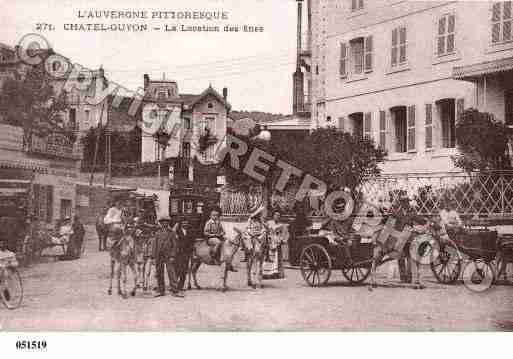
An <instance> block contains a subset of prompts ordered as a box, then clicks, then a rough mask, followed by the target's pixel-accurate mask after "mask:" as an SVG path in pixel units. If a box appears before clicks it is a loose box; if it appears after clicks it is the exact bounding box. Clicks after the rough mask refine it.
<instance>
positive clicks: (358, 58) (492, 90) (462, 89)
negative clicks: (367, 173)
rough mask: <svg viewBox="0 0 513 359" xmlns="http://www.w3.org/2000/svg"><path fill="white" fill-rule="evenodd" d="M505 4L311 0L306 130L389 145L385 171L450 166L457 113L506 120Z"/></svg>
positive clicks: (512, 64)
mask: <svg viewBox="0 0 513 359" xmlns="http://www.w3.org/2000/svg"><path fill="white" fill-rule="evenodd" d="M300 2H302V1H300ZM511 6H512V5H511V2H509V1H508V2H485V1H476V2H474V1H472V2H454V1H436V2H435V1H425V2H422V1H396V0H309V1H308V7H307V9H308V20H309V21H308V24H307V31H306V34H307V36H306V41H305V42H304V43H303V44H304V45H302V47H303V48H302V50H301V56H302V59H304V62H305V63H307V64H308V68H309V69H310V70H311V71H310V72H306V75H307V77H309V81H310V83H311V86H310V87H309V89H308V91H309V97H310V98H311V102H312V110H311V111H312V126H313V127H318V126H327V125H334V126H338V127H341V128H343V129H344V130H347V131H353V132H355V133H358V134H360V135H361V136H371V137H372V138H373V139H375V141H376V142H377V143H378V144H380V145H381V146H383V147H384V148H385V149H386V150H387V151H388V157H387V161H386V163H385V164H384V165H383V170H384V172H385V173H406V172H416V173H419V172H448V171H456V169H455V168H454V165H453V163H452V160H451V158H450V157H451V155H454V154H455V153H456V146H455V145H456V139H455V121H456V119H457V117H458V114H459V113H460V112H461V111H462V110H463V109H466V108H469V107H474V108H478V109H479V110H481V111H486V112H490V113H492V114H493V115H494V116H495V117H496V118H497V119H500V120H502V121H506V122H507V123H511V122H512V120H513V110H512V109H513V101H512V100H513V92H512V91H511V90H512V89H513V85H511V84H512V82H511V81H509V79H510V78H511V75H512V69H513V42H512V40H513V38H512V33H511V32H512V30H511V26H512V8H511ZM483 140H484V141H486V139H483Z"/></svg>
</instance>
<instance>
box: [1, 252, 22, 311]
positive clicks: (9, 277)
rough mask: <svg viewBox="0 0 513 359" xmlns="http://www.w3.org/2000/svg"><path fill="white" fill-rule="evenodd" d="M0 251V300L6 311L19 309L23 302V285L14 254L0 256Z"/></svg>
mask: <svg viewBox="0 0 513 359" xmlns="http://www.w3.org/2000/svg"><path fill="white" fill-rule="evenodd" d="M2 253H12V252H1V251H0V300H1V301H2V303H3V304H4V305H5V307H6V308H7V309H16V308H19V307H20V305H21V302H22V301H23V284H22V281H21V276H20V273H19V272H18V269H17V266H18V262H17V260H16V256H15V255H14V253H12V255H5V256H4V257H2V256H1V254H2Z"/></svg>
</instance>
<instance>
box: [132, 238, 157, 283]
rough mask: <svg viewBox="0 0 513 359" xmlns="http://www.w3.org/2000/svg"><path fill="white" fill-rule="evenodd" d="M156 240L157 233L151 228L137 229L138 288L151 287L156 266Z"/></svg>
mask: <svg viewBox="0 0 513 359" xmlns="http://www.w3.org/2000/svg"><path fill="white" fill-rule="evenodd" d="M154 242H155V233H153V232H150V231H149V230H140V229H138V230H136V232H135V253H136V262H137V272H138V273H139V281H138V283H139V284H138V286H137V287H138V288H140V287H141V285H142V288H143V291H144V292H147V291H148V290H150V289H151V283H150V279H151V274H152V269H154V267H155V259H154V258H153V253H152V249H153V244H154Z"/></svg>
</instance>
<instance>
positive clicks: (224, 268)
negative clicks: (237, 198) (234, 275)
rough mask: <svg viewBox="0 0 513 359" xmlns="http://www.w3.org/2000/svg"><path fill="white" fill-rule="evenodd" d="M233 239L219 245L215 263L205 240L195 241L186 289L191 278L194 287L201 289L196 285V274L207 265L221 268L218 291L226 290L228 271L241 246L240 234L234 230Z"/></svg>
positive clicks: (189, 285)
mask: <svg viewBox="0 0 513 359" xmlns="http://www.w3.org/2000/svg"><path fill="white" fill-rule="evenodd" d="M235 232H236V234H235V237H233V239H227V240H225V241H224V242H222V244H221V248H220V251H221V260H220V261H217V260H216V259H215V258H212V256H211V251H210V246H209V245H208V243H207V240H206V239H203V238H201V239H196V242H195V243H194V248H193V253H192V257H191V262H190V268H189V273H188V274H189V275H188V289H191V288H192V286H191V277H192V280H193V282H194V287H195V288H196V289H201V287H200V285H199V284H198V280H197V277H196V274H197V273H198V270H199V268H200V266H201V265H202V264H207V265H219V266H220V267H221V286H220V287H219V290H221V291H223V292H225V291H227V290H228V286H227V284H226V282H227V279H228V269H229V268H230V266H231V264H232V262H233V258H234V256H235V254H236V253H237V251H238V250H239V248H240V246H241V242H242V240H241V238H242V232H241V231H240V230H239V229H237V228H235Z"/></svg>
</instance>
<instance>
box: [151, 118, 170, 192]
mask: <svg viewBox="0 0 513 359" xmlns="http://www.w3.org/2000/svg"><path fill="white" fill-rule="evenodd" d="M154 136H155V141H156V142H157V146H158V150H157V164H158V178H159V181H160V187H162V186H163V185H164V183H163V180H162V173H161V172H162V169H161V166H162V161H161V160H162V159H164V156H165V151H166V147H167V146H168V145H169V140H170V139H171V133H169V132H167V131H166V130H165V129H164V128H162V127H160V128H159V129H158V131H157V132H156V133H155V135H154Z"/></svg>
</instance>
